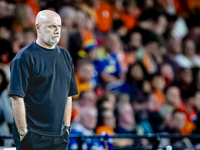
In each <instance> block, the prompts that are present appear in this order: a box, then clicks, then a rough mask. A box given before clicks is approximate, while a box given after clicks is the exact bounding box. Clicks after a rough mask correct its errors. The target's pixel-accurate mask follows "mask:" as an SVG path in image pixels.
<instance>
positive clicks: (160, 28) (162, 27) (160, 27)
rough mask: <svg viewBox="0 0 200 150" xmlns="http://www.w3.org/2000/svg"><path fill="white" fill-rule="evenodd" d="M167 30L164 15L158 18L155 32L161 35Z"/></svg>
mask: <svg viewBox="0 0 200 150" xmlns="http://www.w3.org/2000/svg"><path fill="white" fill-rule="evenodd" d="M166 28H167V19H166V17H165V16H164V15H161V16H159V17H158V21H157V23H156V26H155V28H154V29H155V30H154V31H155V32H156V33H157V34H159V35H163V34H164V33H165V31H166Z"/></svg>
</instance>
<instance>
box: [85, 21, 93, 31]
mask: <svg viewBox="0 0 200 150" xmlns="http://www.w3.org/2000/svg"><path fill="white" fill-rule="evenodd" d="M94 27H95V23H94V21H93V20H92V19H90V18H87V19H86V20H85V28H86V30H88V31H93V30H94Z"/></svg>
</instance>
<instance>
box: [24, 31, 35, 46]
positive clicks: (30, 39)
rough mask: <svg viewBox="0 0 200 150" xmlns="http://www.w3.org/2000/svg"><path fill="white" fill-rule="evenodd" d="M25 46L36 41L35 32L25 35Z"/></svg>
mask: <svg viewBox="0 0 200 150" xmlns="http://www.w3.org/2000/svg"><path fill="white" fill-rule="evenodd" d="M23 36H24V45H28V44H30V43H31V42H33V41H34V40H35V39H36V35H35V33H34V32H33V31H29V32H25V33H24V35H23Z"/></svg>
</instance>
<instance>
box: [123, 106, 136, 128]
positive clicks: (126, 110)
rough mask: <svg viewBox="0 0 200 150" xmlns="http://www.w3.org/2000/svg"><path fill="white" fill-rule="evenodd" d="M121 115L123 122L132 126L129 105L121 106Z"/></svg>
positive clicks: (131, 112)
mask: <svg viewBox="0 0 200 150" xmlns="http://www.w3.org/2000/svg"><path fill="white" fill-rule="evenodd" d="M121 117H122V118H123V121H124V123H126V124H129V125H132V126H134V124H135V120H134V113H133V109H132V107H131V105H125V106H124V107H123V111H122V114H121Z"/></svg>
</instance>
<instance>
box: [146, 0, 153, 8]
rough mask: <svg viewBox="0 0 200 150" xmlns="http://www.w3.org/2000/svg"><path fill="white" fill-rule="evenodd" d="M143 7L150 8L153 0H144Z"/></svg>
mask: <svg viewBox="0 0 200 150" xmlns="http://www.w3.org/2000/svg"><path fill="white" fill-rule="evenodd" d="M144 5H145V8H152V7H153V6H154V1H153V0H145V3H144Z"/></svg>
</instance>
